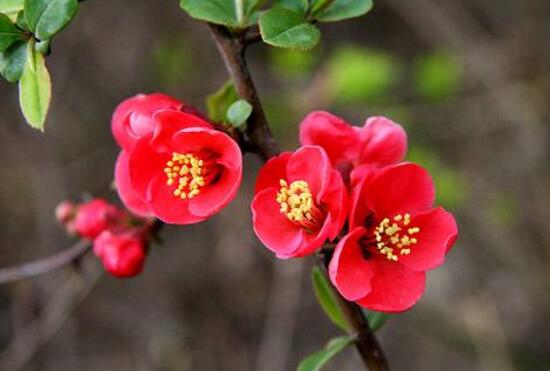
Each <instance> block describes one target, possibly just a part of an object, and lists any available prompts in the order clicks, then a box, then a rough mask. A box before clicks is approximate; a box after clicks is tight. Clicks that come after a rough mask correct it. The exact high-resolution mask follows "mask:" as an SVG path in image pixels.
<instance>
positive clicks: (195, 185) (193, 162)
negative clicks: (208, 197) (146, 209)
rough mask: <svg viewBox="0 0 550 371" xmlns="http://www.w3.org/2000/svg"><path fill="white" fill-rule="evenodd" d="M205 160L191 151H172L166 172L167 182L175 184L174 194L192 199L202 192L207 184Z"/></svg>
mask: <svg viewBox="0 0 550 371" xmlns="http://www.w3.org/2000/svg"><path fill="white" fill-rule="evenodd" d="M204 165H205V163H204V161H203V160H201V159H200V158H199V157H198V156H195V155H193V154H190V153H185V154H182V153H177V152H173V153H172V158H171V159H170V161H167V162H166V166H165V167H164V173H165V174H166V184H167V185H169V186H175V189H174V191H173V195H174V196H175V197H178V198H181V199H182V200H186V199H191V198H193V197H195V196H196V195H198V194H199V193H200V189H201V187H203V186H204V185H205V177H204V172H205V171H204V170H205V169H204Z"/></svg>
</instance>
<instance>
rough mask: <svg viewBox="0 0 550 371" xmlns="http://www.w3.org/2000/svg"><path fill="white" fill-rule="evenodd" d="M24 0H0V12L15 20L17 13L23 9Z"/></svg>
mask: <svg viewBox="0 0 550 371" xmlns="http://www.w3.org/2000/svg"><path fill="white" fill-rule="evenodd" d="M23 1H24V0H0V13H3V14H5V15H7V16H8V17H10V19H11V20H12V21H14V22H15V20H16V18H17V13H19V12H20V11H21V10H23Z"/></svg>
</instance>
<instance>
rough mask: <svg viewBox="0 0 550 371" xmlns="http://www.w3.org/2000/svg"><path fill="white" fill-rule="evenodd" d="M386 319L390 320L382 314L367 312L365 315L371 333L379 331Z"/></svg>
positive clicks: (386, 315) (387, 315) (388, 316)
mask: <svg viewBox="0 0 550 371" xmlns="http://www.w3.org/2000/svg"><path fill="white" fill-rule="evenodd" d="M388 319H390V315H389V314H387V313H384V312H375V311H369V312H368V313H367V320H368V322H369V327H370V329H371V331H372V332H376V331H378V330H380V329H381V328H382V326H384V324H385V323H386V321H387V320H388Z"/></svg>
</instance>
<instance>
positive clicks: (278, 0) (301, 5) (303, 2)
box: [273, 0, 309, 15]
mask: <svg viewBox="0 0 550 371" xmlns="http://www.w3.org/2000/svg"><path fill="white" fill-rule="evenodd" d="M273 6H280V7H283V8H287V9H290V10H294V11H295V12H297V13H300V14H302V15H304V14H306V12H307V9H308V7H309V4H308V0H274V1H273Z"/></svg>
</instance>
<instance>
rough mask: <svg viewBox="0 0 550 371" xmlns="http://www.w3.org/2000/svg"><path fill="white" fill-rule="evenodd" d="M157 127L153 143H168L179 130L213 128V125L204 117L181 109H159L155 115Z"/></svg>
mask: <svg viewBox="0 0 550 371" xmlns="http://www.w3.org/2000/svg"><path fill="white" fill-rule="evenodd" d="M153 120H154V121H155V124H156V125H155V128H154V134H153V139H152V141H151V143H152V145H163V144H164V145H166V144H167V143H169V140H170V138H171V137H172V136H173V135H174V134H175V133H176V132H177V131H179V130H182V129H189V128H206V129H212V125H210V123H208V122H206V121H205V120H203V119H202V118H200V117H198V116H196V115H192V114H189V113H185V112H181V111H166V110H165V111H158V112H156V113H155V114H154V115H153Z"/></svg>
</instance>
